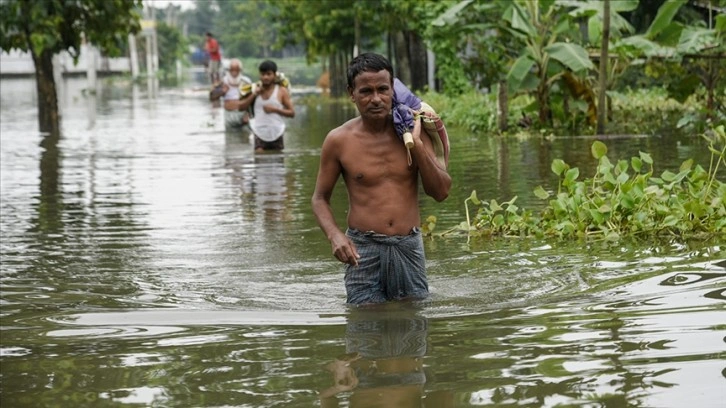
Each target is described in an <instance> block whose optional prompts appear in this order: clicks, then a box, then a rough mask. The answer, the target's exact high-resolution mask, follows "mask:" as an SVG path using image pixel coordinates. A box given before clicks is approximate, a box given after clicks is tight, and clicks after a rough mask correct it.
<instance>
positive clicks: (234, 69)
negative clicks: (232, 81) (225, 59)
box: [229, 64, 242, 77]
mask: <svg viewBox="0 0 726 408" xmlns="http://www.w3.org/2000/svg"><path fill="white" fill-rule="evenodd" d="M241 71H242V69H240V67H239V65H237V64H232V65H230V66H229V73H230V75H232V76H233V77H236V76H238V75H239V74H240V73H241Z"/></svg>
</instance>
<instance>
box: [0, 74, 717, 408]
mask: <svg viewBox="0 0 726 408" xmlns="http://www.w3.org/2000/svg"><path fill="white" fill-rule="evenodd" d="M86 86H87V83H86V81H85V79H65V80H63V81H62V83H60V84H59V88H60V89H59V91H60V92H61V96H60V104H61V105H62V118H63V122H62V123H63V125H62V127H63V133H62V135H61V137H60V138H59V139H58V140H53V139H52V138H48V137H46V138H44V137H43V136H42V135H41V134H39V132H38V126H37V119H36V118H37V108H36V106H37V98H36V97H35V84H34V82H33V80H31V79H12V80H5V79H4V80H2V82H1V83H0V97H1V104H2V105H1V106H2V109H1V110H0V215H1V217H0V228H1V230H0V232H1V234H2V236H1V240H0V241H1V242H0V248H1V249H2V254H1V266H2V272H1V274H0V281H1V284H2V288H1V291H0V311H1V313H0V318H1V319H2V320H1V322H2V325H1V330H0V335H1V337H0V405H1V406H2V407H3V408H11V407H91V406H92V407H114V406H159V407H202V406H203V407H316V406H318V407H335V406H341V407H343V406H349V407H374V406H381V407H383V406H385V407H427V408H431V407H443V408H447V407H470V406H526V407H554V406H582V407H605V406H607V407H630V406H633V407H634V406H637V407H684V406H689V407H723V406H724V401H725V400H726V342H725V336H726V310H725V306H726V261H725V259H726V243H723V242H714V241H694V242H687V243H667V242H653V243H640V244H631V243H625V242H623V243H617V244H605V243H598V242H594V243H582V242H558V241H535V240H513V239H486V240H480V241H471V242H467V239H466V237H465V236H462V235H457V234H452V235H450V236H448V237H446V238H441V237H436V238H433V239H427V240H426V241H425V249H426V254H427V265H428V275H429V283H430V287H431V291H432V296H431V298H430V299H428V300H427V301H425V302H421V303H415V304H396V303H394V304H390V305H384V306H382V307H377V308H371V309H362V310H359V309H351V308H348V307H347V306H346V305H345V290H344V287H343V274H342V268H341V265H340V264H339V263H338V262H337V261H336V260H335V259H334V258H333V256H332V255H331V250H330V245H329V243H328V242H327V240H326V239H325V237H324V236H323V234H322V233H321V232H320V230H319V229H318V227H317V225H316V223H315V219H314V217H313V215H312V213H311V210H310V205H309V202H310V197H311V194H312V191H313V188H314V182H315V176H316V172H317V165H318V155H319V152H320V146H321V143H322V140H323V138H324V136H325V134H326V133H327V131H328V130H330V129H331V128H333V127H335V126H337V125H338V124H340V123H342V121H344V120H346V119H348V118H351V117H353V116H354V115H355V114H356V112H355V110H354V106H353V105H352V104H350V103H349V102H339V103H327V102H325V103H323V102H312V103H307V104H306V103H303V98H302V95H301V94H300V93H295V94H294V99H293V100H294V101H295V103H296V110H297V116H296V117H295V118H294V119H292V120H289V121H288V132H287V135H286V141H285V143H286V149H285V151H284V152H283V153H265V154H255V153H254V152H253V149H252V145H251V144H250V142H249V138H248V137H247V136H246V135H244V134H238V133H225V131H224V127H223V118H222V112H221V110H220V109H219V108H218V107H214V106H212V105H211V104H210V102H209V101H208V99H207V95H206V93H205V92H204V91H203V90H199V84H195V83H193V82H190V83H187V84H185V85H183V86H177V87H164V86H159V87H156V86H153V85H151V86H147V85H145V84H142V85H132V84H131V83H128V82H125V81H123V80H118V79H117V80H114V81H108V80H106V81H104V82H102V83H100V84H99V85H98V89H97V91H96V92H95V93H93V92H87V91H84V88H85V87H86ZM449 132H450V138H451V157H452V162H451V167H450V172H451V174H452V177H453V180H454V187H453V189H452V191H451V194H450V197H449V199H447V200H446V201H445V202H443V203H436V202H434V201H433V200H432V199H430V198H428V197H425V196H422V198H421V203H422V207H423V210H422V216H424V217H426V216H428V215H435V216H437V217H438V226H437V228H438V229H440V230H444V229H448V228H452V227H454V226H456V225H457V224H459V223H460V222H462V221H465V220H466V212H465V207H464V200H465V199H466V198H467V197H469V195H470V193H471V192H472V190H476V191H477V194H478V196H479V198H481V199H486V200H489V199H497V200H500V201H502V200H508V199H511V198H512V197H514V196H518V201H517V203H518V204H519V205H520V207H526V208H537V206H538V205H540V203H539V201H538V200H537V199H536V198H535V197H534V194H533V193H532V190H533V189H534V188H535V187H536V186H538V185H543V186H546V187H549V188H553V187H554V186H556V184H554V183H555V179H554V178H553V175H552V173H551V172H550V164H551V162H552V160H553V159H555V158H562V159H564V160H565V161H566V162H567V163H569V164H570V165H571V166H576V167H580V169H581V172H580V174H581V175H582V176H583V177H590V176H591V174H592V170H593V169H594V168H595V163H594V162H593V160H592V159H591V156H590V153H589V146H590V144H591V143H592V141H593V139H591V138H587V137H562V138H554V139H551V140H544V139H539V138H533V139H530V140H517V139H504V140H502V139H499V138H496V137H492V136H489V135H476V134H471V133H469V132H463V131H460V130H457V129H455V128H453V127H450V128H449ZM605 143H606V144H607V145H608V148H609V154H608V155H609V157H610V158H611V161H614V160H617V159H629V158H630V157H631V156H634V155H637V153H638V151H645V152H648V153H650V154H651V155H652V156H653V159H654V162H655V165H656V166H657V169H656V173H659V172H660V171H662V170H665V169H670V170H677V169H678V166H679V165H680V163H681V162H682V161H683V160H686V159H688V158H694V159H696V162H697V163H700V164H702V165H703V166H704V167H706V168H708V158H709V154H708V151H707V148H706V146H705V145H704V144H703V143H702V142H701V140H700V139H699V138H698V137H696V136H691V137H688V136H667V135H664V136H656V137H639V138H612V139H608V140H605ZM345 197H346V196H345V192H344V189H343V188H342V186H341V188H338V189H336V191H335V195H334V200H335V201H334V204H335V211H336V214H337V215H338V216H339V217H340V218H339V220H340V225H343V222H344V219H345V210H346V207H347V203H346V202H345Z"/></svg>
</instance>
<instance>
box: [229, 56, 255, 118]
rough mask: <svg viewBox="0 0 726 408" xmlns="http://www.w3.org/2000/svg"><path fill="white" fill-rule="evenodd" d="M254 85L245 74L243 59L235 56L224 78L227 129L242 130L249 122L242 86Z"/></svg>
mask: <svg viewBox="0 0 726 408" xmlns="http://www.w3.org/2000/svg"><path fill="white" fill-rule="evenodd" d="M244 85H252V80H251V79H250V78H249V77H247V76H245V75H243V73H242V61H240V60H239V59H237V58H233V59H232V60H231V61H230V62H229V71H228V72H227V73H226V74H225V75H224V78H223V79H222V92H223V93H224V127H225V129H227V130H240V129H242V128H243V127H244V126H245V125H247V124H249V121H250V118H249V113H248V112H247V109H243V108H242V101H241V100H240V99H241V93H240V87H241V86H244Z"/></svg>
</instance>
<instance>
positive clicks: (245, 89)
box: [239, 72, 290, 99]
mask: <svg viewBox="0 0 726 408" xmlns="http://www.w3.org/2000/svg"><path fill="white" fill-rule="evenodd" d="M275 83H276V84H277V85H280V86H284V87H285V88H287V89H290V80H289V79H287V77H286V76H285V73H283V72H278V73H277V76H275ZM261 86H262V82H260V81H257V82H255V83H252V82H249V83H243V84H240V87H239V93H240V99H242V98H244V97H245V96H247V95H249V94H250V92H254V91H255V89H257V88H258V87H261Z"/></svg>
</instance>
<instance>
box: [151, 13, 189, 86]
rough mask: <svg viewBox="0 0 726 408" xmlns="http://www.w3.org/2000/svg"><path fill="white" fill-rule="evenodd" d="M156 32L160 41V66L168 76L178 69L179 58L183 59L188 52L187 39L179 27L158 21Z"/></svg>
mask: <svg viewBox="0 0 726 408" xmlns="http://www.w3.org/2000/svg"><path fill="white" fill-rule="evenodd" d="M156 34H157V38H158V42H159V68H160V69H161V70H162V75H163V76H164V77H165V78H168V77H169V75H170V74H173V73H174V72H175V70H176V62H177V60H182V59H183V58H184V55H185V54H186V52H187V46H188V43H187V39H186V38H184V36H182V33H181V32H180V31H179V29H178V28H176V27H172V26H169V25H167V24H166V23H164V22H163V21H158V22H157V24H156Z"/></svg>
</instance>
